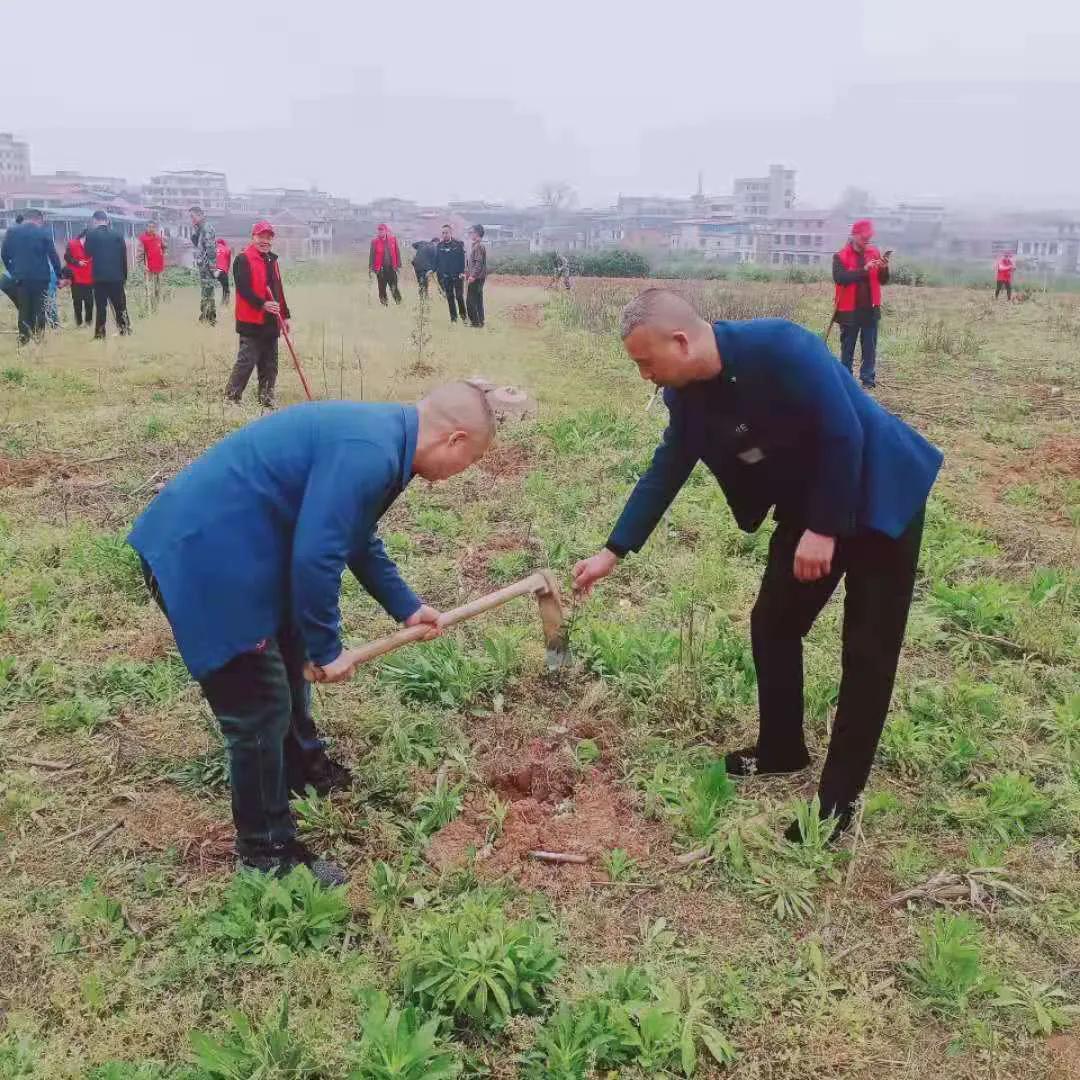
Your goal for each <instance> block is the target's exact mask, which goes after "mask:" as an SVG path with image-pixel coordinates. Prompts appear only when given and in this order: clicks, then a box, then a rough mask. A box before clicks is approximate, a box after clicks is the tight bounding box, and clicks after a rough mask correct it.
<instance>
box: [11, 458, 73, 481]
mask: <svg viewBox="0 0 1080 1080" xmlns="http://www.w3.org/2000/svg"><path fill="white" fill-rule="evenodd" d="M78 471H79V470H78V466H77V465H75V464H73V463H71V462H66V461H64V460H63V459H62V458H60V457H58V456H57V455H56V454H33V455H31V456H30V457H24V458H19V457H8V456H7V455H6V454H0V488H4V487H30V485H31V484H33V483H35V482H36V481H37V480H38V479H40V478H41V477H43V476H47V477H49V479H51V480H67V479H70V478H71V477H73V476H76V475H77V474H78Z"/></svg>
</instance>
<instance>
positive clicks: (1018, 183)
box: [0, 0, 1080, 208]
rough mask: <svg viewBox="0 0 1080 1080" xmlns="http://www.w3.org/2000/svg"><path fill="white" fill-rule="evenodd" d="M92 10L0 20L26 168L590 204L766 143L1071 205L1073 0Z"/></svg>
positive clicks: (242, 3)
mask: <svg viewBox="0 0 1080 1080" xmlns="http://www.w3.org/2000/svg"><path fill="white" fill-rule="evenodd" d="M90 7H93V5H90ZM88 10H89V8H88V5H87V4H86V3H85V2H79V3H73V2H71V0H60V2H59V3H56V2H54V3H50V4H48V5H47V8H43V9H42V13H41V18H42V19H43V20H44V22H43V24H42V26H41V29H42V34H41V36H40V37H39V38H38V39H37V42H36V45H35V46H34V47H30V46H31V39H30V38H29V36H22V35H20V36H18V37H17V38H15V39H13V37H12V35H11V34H8V35H5V37H6V42H5V49H4V58H3V65H2V68H0V71H2V75H3V86H4V95H3V98H2V99H0V100H2V107H0V130H5V131H6V130H11V131H13V132H14V133H16V135H17V136H20V137H25V138H27V139H29V140H30V142H31V153H32V165H33V169H34V171H35V172H52V171H54V170H56V169H77V170H80V171H84V172H88V173H102V174H107V175H120V176H124V177H126V178H127V179H129V180H131V181H137V182H141V181H144V180H146V179H148V178H149V176H150V175H151V174H152V173H154V172H158V171H161V170H163V169H179V168H207V169H220V170H223V171H225V172H226V173H227V174H228V179H229V186H230V188H231V189H232V190H234V191H239V190H243V189H244V188H246V187H248V186H277V185H286V186H304V187H306V186H309V185H312V184H317V185H319V186H320V187H322V188H323V189H325V190H329V191H332V192H334V193H335V194H341V195H348V196H351V197H353V198H355V199H357V200H360V201H366V200H368V199H371V198H373V197H376V196H380V195H398V196H402V197H406V198H415V199H418V200H420V201H421V202H425V203H426V202H432V203H443V202H445V201H447V200H448V199H464V198H480V199H489V200H507V201H511V202H517V203H522V204H525V203H530V202H533V201H534V197H535V191H536V188H537V186H538V184H539V183H540V182H541V181H542V180H545V179H558V180H565V181H567V182H569V183H570V184H571V185H572V186H573V187H574V188H575V189H576V190H577V192H578V196H579V202H580V204H581V205H596V206H603V205H608V204H609V203H610V202H612V201H613V200H614V199H615V198H616V197H617V196H618V195H619V194H620V193H623V194H668V195H687V194H689V193H691V192H692V191H693V190H694V188H695V186H696V183H697V173H698V170H699V169H700V170H703V172H704V174H705V187H706V190H707V191H708V192H709V193H724V192H727V191H729V190H730V185H731V180H732V178H733V177H734V176H738V175H757V174H761V173H763V172H764V171H765V168H766V166H767V165H768V164H769V163H770V162H780V163H784V164H786V165H788V166H790V167H795V168H797V169H798V173H799V175H798V196H799V202H800V203H801V204H803V205H828V204H831V203H832V202H834V201H835V199H836V197H837V196H838V195H839V194H840V192H841V190H842V189H843V188H844V187H845V186H847V185H856V186H860V187H864V188H867V189H869V190H870V191H871V192H872V193H873V194H874V196H875V197H876V198H878V199H879V200H883V201H887V200H892V199H896V198H905V197H918V196H937V197H942V198H944V199H946V200H948V201H950V202H953V203H961V204H969V205H980V204H981V205H994V204H996V205H1005V206H1010V205H1011V206H1019V207H1027V208H1043V207H1049V206H1073V207H1075V206H1080V194H1078V193H1077V190H1076V184H1077V180H1078V178H1080V141H1078V140H1077V138H1076V117H1077V115H1078V106H1080V76H1078V74H1077V71H1076V64H1075V57H1076V55H1077V46H1078V44H1080V6H1078V5H1076V4H1073V3H1068V2H1066V0H1058V2H1055V0H1022V2H1020V3H1017V0H1007V2H1006V0H978V2H969V0H876V2H874V3H867V4H860V3H858V2H857V0H846V2H844V3H840V4H837V3H824V2H821V0H802V2H789V0H775V2H771V3H770V2H768V0H742V2H734V3H733V2H731V0H726V2H725V0H663V2H655V3H652V4H646V3H640V2H637V0H623V2H621V3H613V2H608V0H577V2H576V3H562V2H551V3H544V2H543V0H459V2H457V3H453V4H448V3H446V2H445V0H440V2H438V3H435V2H432V0H398V2H397V3H373V2H372V0H352V2H347V0H341V2H338V3H332V2H329V0H304V2H301V0H288V2H286V0H258V2H257V3H256V2H254V0H239V2H236V3H229V2H228V0H218V2H217V3H215V4H210V3H205V2H204V0H193V2H184V3H176V2H169V3H168V4H163V3H161V2H160V0H139V2H137V3H136V2H134V0H114V2H112V3H110V4H109V5H107V6H105V7H102V8H101V9H100V14H97V15H94V16H93V17H92V18H90V20H89V22H88V21H87V13H88ZM159 12H160V14H157V13H159ZM53 29H55V31H56V33H53ZM50 45H52V46H56V47H54V48H45V47H46V46H50ZM50 58H51V61H52V62H51V64H50V63H48V62H47V61H48V60H49V59H50ZM81 64H85V65H86V72H85V74H84V75H79V74H78V73H79V69H80V65H81Z"/></svg>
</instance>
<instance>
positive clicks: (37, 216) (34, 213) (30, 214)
mask: <svg viewBox="0 0 1080 1080" xmlns="http://www.w3.org/2000/svg"><path fill="white" fill-rule="evenodd" d="M23 217H25V218H26V220H27V221H33V222H35V223H37V224H38V225H40V224H41V223H42V222H43V221H44V220H45V215H44V214H43V213H42V212H41V211H40V210H39V209H38V208H37V207H36V206H31V207H30V209H29V210H24V211H23Z"/></svg>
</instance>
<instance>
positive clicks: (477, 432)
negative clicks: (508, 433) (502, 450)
mask: <svg viewBox="0 0 1080 1080" xmlns="http://www.w3.org/2000/svg"><path fill="white" fill-rule="evenodd" d="M417 411H418V412H419V414H420V431H419V433H418V435H417V441H416V454H415V456H414V458H413V472H415V473H416V474H417V475H418V476H421V477H423V478H424V479H425V480H431V481H435V480H445V479H447V478H448V477H451V476H456V475H457V474H458V473H459V472H463V471H464V470H465V469H467V468H468V467H469V466H470V465H472V464H474V463H475V462H477V461H479V460H480V458H481V457H483V455H484V453H485V452H486V451H487V449H488V447H489V446H490V445H491V443H492V440H493V439H494V438H495V414H494V413H493V412H492V409H491V405H490V403H489V402H488V399H487V394H485V393H484V391H483V390H480V389H478V388H477V387H475V386H473V385H471V384H470V383H467V382H452V383H446V384H445V385H443V386H438V387H436V388H435V389H434V390H432V391H431V392H430V393H429V394H427V395H425V396H424V397H423V398H422V399H421V400H420V402H419V403H418V405H417Z"/></svg>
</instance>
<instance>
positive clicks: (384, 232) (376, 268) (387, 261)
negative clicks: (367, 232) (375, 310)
mask: <svg viewBox="0 0 1080 1080" xmlns="http://www.w3.org/2000/svg"><path fill="white" fill-rule="evenodd" d="M400 266H401V252H399V251H398V242H397V237H396V236H395V235H394V234H393V233H392V232H391V231H390V227H389V226H388V225H380V226H379V228H378V230H377V235H376V236H375V239H374V240H372V241H371V250H370V252H369V253H368V274H374V275H375V279H376V280H377V281H378V283H379V303H380V304H382V306H383V307H386V306H387V299H386V290H387V288H388V287H389V289H390V291H391V292H392V293H393V294H394V303H395V304H400V303H401V293H400V292H399V291H398V277H397V272H398V268H399V267H400Z"/></svg>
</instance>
